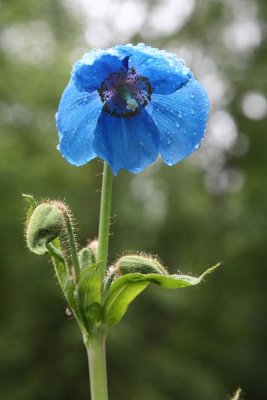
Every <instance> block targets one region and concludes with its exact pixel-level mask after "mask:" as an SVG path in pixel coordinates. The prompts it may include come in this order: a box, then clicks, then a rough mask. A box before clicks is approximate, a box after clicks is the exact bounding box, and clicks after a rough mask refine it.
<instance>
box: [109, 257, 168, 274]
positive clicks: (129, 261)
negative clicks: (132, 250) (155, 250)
mask: <svg viewBox="0 0 267 400" xmlns="http://www.w3.org/2000/svg"><path fill="white" fill-rule="evenodd" d="M115 271H116V275H125V274H131V273H136V272H138V273H140V274H160V275H166V274H167V271H166V269H165V268H164V267H163V266H162V265H161V264H160V263H159V261H158V260H156V259H155V258H153V257H152V256H149V255H146V254H140V255H139V254H130V255H125V256H122V257H121V258H120V259H119V260H118V261H117V262H116V264H115Z"/></svg>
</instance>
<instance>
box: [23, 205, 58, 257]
mask: <svg viewBox="0 0 267 400" xmlns="http://www.w3.org/2000/svg"><path fill="white" fill-rule="evenodd" d="M64 226H65V221H64V216H63V213H62V210H61V208H60V207H58V205H56V203H53V202H52V203H41V204H39V205H38V206H37V207H36V208H35V210H34V211H33V213H32V215H31V217H30V220H29V222H28V226H27V228H26V239H27V245H28V247H29V249H30V250H31V251H32V252H33V253H35V254H38V255H43V254H45V253H47V245H48V243H50V242H51V241H52V240H54V239H56V238H57V237H58V236H59V235H60V232H61V231H62V229H63V228H64Z"/></svg>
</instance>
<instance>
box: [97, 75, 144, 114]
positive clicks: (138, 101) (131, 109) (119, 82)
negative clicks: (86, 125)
mask: <svg viewBox="0 0 267 400" xmlns="http://www.w3.org/2000/svg"><path fill="white" fill-rule="evenodd" d="M98 93H99V95H100V98H101V100H102V102H103V103H104V107H103V109H104V110H105V111H106V112H108V113H109V114H110V115H112V116H113V117H123V118H130V117H133V116H134V115H136V114H138V113H139V112H140V111H141V109H142V108H144V107H146V105H147V104H148V103H149V101H150V100H151V94H152V88H151V85H150V82H149V80H148V78H146V77H144V76H139V75H137V74H136V72H135V69H134V68H131V69H130V70H127V69H126V68H122V69H121V70H120V71H119V72H116V73H112V74H110V75H109V76H108V77H107V78H106V79H105V80H104V81H103V82H102V83H101V85H100V88H99V90H98Z"/></svg>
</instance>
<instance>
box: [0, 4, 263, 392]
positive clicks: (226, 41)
mask: <svg viewBox="0 0 267 400" xmlns="http://www.w3.org/2000/svg"><path fill="white" fill-rule="evenodd" d="M266 14H267V3H266V1H265V0H254V1H252V0H226V1H220V0H206V1H205V2H204V1H196V0H184V1H183V0H165V1H164V0H162V1H156V0H155V1H154V0H126V1H122V0H121V1H119V0H99V1H95V0H88V1H86V0H61V1H60V0H46V1H34V0H19V1H18V0H8V1H7V0H2V1H0V193H1V194H0V210H1V212H0V218H1V229H0V243H1V246H0V247H1V249H0V251H1V258H0V260H1V267H0V296H1V298H0V304H1V305H0V317H1V318H0V324H1V325H0V399H1V400H36V399H38V400H42V399H50V400H53V399H54V400H56V399H57V400H59V399H62V400H63V399H66V400H67V399H88V398H89V387H88V382H87V375H88V372H87V360H86V355H85V351H84V348H83V344H82V341H81V335H80V332H79V331H78V328H77V326H76V324H75V322H74V321H73V320H68V319H67V318H66V316H65V314H64V311H65V306H66V305H65V303H64V300H63V298H62V295H61V293H60V290H59V287H58V286H57V284H56V280H55V278H54V274H53V270H52V266H51V264H48V259H46V258H45V257H37V256H34V255H32V254H30V253H29V252H28V251H27V249H26V246H25V243H24V239H23V221H24V216H25V205H24V204H23V201H22V198H21V193H30V194H33V195H35V196H36V197H37V198H47V197H50V198H52V199H65V200H66V201H67V203H69V205H70V206H71V207H72V209H73V212H74V215H75V216H76V218H77V220H78V221H79V227H80V228H79V238H80V243H81V244H82V245H84V244H85V243H86V240H87V239H88V238H91V239H93V238H95V235H96V233H97V223H98V213H99V199H100V194H99V189H100V184H101V176H100V175H99V173H100V172H101V168H102V164H101V162H100V161H97V160H95V161H94V162H91V163H90V164H88V165H86V166H85V167H82V168H75V167H72V166H70V165H68V164H67V163H66V162H65V161H64V160H63V158H62V157H61V155H60V154H59V153H58V152H57V150H56V144H57V133H56V129H55V125H54V114H55V111H56V109H57V106H58V102H59V99H60V96H61V93H62V91H63V89H64V87H65V86H66V84H67V82H68V79H69V73H70V69H71V65H72V63H73V62H74V61H75V60H77V59H79V58H80V57H81V56H82V55H83V53H84V52H86V51H88V50H90V49H91V48H92V47H107V46H110V45H113V44H116V43H127V42H129V41H131V42H133V43H138V42H145V43H148V44H151V45H152V46H155V47H159V48H166V49H169V50H171V51H174V52H176V53H177V54H178V55H179V56H180V57H182V58H185V59H186V62H187V64H188V65H189V66H190V67H191V68H192V69H193V71H194V73H195V75H196V77H197V78H198V79H199V80H200V81H201V82H203V84H204V85H205V86H206V88H207V90H208V92H209V95H210V99H211V114H210V119H209V125H208V131H207V135H206V141H205V143H204V145H203V147H202V148H201V149H200V150H199V151H198V152H197V153H196V154H194V155H193V156H191V157H190V158H189V159H187V160H185V161H183V162H182V163H180V164H178V165H177V166H175V167H173V168H169V167H167V166H165V165H163V164H162V163H161V161H160V160H159V161H158V162H157V163H155V164H154V165H152V166H150V167H149V168H147V170H146V171H145V172H144V173H142V174H140V175H137V176H134V175H131V174H129V173H127V172H121V173H120V174H119V176H118V177H117V178H116V179H115V183H114V200H113V219H112V222H113V224H112V237H111V242H110V245H111V247H110V260H111V262H112V260H114V259H115V258H116V257H117V255H119V254H121V253H122V252H123V251H125V250H129V249H132V250H143V251H146V252H149V253H153V254H158V255H159V256H160V258H161V259H162V260H163V262H164V264H165V265H166V266H169V270H170V271H172V272H175V271H176V270H177V269H178V268H179V270H182V271H183V272H184V273H188V272H191V273H192V274H195V275H198V274H200V273H201V272H202V271H203V270H204V269H205V268H206V267H208V266H210V265H212V264H214V263H216V262H217V261H219V260H222V261H223V266H222V267H221V269H220V270H219V271H217V272H216V273H214V274H213V275H212V276H210V277H209V278H208V279H207V281H206V283H205V284H202V285H201V286H200V287H197V288H189V289H183V290H180V291H173V292H172V291H164V290H163V289H161V288H159V287H150V288H149V289H148V290H147V291H145V292H144V293H143V294H142V295H141V296H140V297H139V298H138V299H137V300H136V301H135V303H134V304H133V305H131V307H130V309H129V312H128V313H127V315H126V317H125V318H124V319H123V321H122V322H121V323H120V325H118V326H117V327H115V328H114V329H113V331H112V333H111V334H110V336H109V340H108V373H109V388H110V398H111V399H114V400H115V399H116V400H125V399H127V400H136V399H146V400H176V399H177V400H196V399H197V400H215V399H216V400H219V399H222V400H223V399H227V396H228V395H230V394H231V393H233V391H234V389H235V388H237V387H238V385H240V386H241V387H242V388H243V390H244V394H245V396H244V397H245V398H246V399H247V400H249V399H251V400H252V399H253V400H266V398H267V380H266V373H267V370H266V357H267V341H266V337H267V315H266V314H267V307H266V304H267V291H266V280H267V269H266V264H267V263H266V258H267V249H266V232H267V188H266V176H267V163H266V148H267V135H266V114H267V101H266V97H265V95H266V86H267V81H266V75H267V51H266V50H267V49H266Z"/></svg>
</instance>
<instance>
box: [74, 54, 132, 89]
mask: <svg viewBox="0 0 267 400" xmlns="http://www.w3.org/2000/svg"><path fill="white" fill-rule="evenodd" d="M123 58H124V56H123V54H121V53H119V52H117V51H116V50H115V49H114V48H111V49H108V50H96V49H94V50H92V51H90V52H89V53H86V54H85V55H84V56H83V58H82V59H81V60H80V61H78V62H77V63H75V64H74V68H73V71H72V79H73V81H74V83H75V85H76V86H77V88H78V89H79V90H80V91H86V92H91V91H94V90H97V89H98V88H99V86H100V84H101V83H102V82H103V80H104V79H106V78H107V77H108V76H109V75H110V74H111V73H113V72H118V71H119V70H120V69H121V68H125V67H124V64H123Z"/></svg>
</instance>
